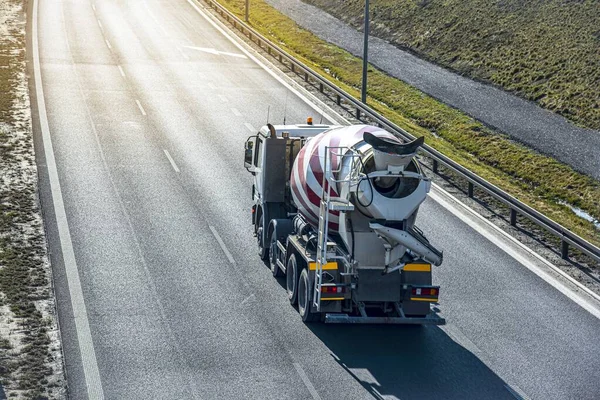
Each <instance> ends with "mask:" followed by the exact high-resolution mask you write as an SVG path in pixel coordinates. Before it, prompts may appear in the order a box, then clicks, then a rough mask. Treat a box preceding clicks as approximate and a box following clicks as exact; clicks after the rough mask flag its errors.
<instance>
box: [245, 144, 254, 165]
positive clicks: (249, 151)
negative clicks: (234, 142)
mask: <svg viewBox="0 0 600 400" xmlns="http://www.w3.org/2000/svg"><path fill="white" fill-rule="evenodd" d="M252 139H253V137H252V138H249V139H248V140H247V141H246V145H245V146H244V149H245V150H244V167H246V169H247V170H248V171H250V172H253V171H252V170H251V169H250V168H252V167H253V165H252V160H253V159H254V151H253V150H254V141H253V140H252Z"/></svg>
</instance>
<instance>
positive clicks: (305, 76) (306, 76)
mask: <svg viewBox="0 0 600 400" xmlns="http://www.w3.org/2000/svg"><path fill="white" fill-rule="evenodd" d="M304 82H308V72H305V73H304Z"/></svg>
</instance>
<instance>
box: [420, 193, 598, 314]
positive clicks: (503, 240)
mask: <svg viewBox="0 0 600 400" xmlns="http://www.w3.org/2000/svg"><path fill="white" fill-rule="evenodd" d="M434 188H435V189H436V190H434V191H431V192H430V193H429V195H430V196H431V198H432V199H433V200H435V201H436V202H437V203H439V204H440V205H441V206H442V207H444V208H445V209H447V210H448V211H450V212H451V213H452V214H454V215H455V216H456V217H458V218H459V219H460V220H462V221H463V222H464V223H466V224H467V225H469V226H470V227H471V228H473V229H474V230H475V231H476V232H478V233H479V234H480V235H482V236H483V237H485V238H486V239H488V240H489V241H490V242H492V243H494V244H495V245H496V246H497V247H499V248H500V249H501V250H503V251H504V252H505V253H507V254H508V255H509V256H511V257H512V258H514V259H515V260H517V261H518V262H519V263H520V264H522V265H523V266H525V267H526V268H527V269H529V270H530V271H531V272H533V273H534V274H536V275H537V276H539V277H540V278H542V279H543V280H544V281H546V282H547V283H548V284H550V285H551V286H553V287H554V288H555V289H557V290H558V291H559V292H561V293H562V294H564V295H565V296H567V297H568V298H569V299H571V300H573V301H574V302H575V303H577V304H578V305H580V306H581V307H582V308H583V309H585V310H586V311H588V312H589V313H590V314H592V315H593V316H594V317H596V318H598V319H600V306H597V305H595V304H593V303H592V302H591V301H588V300H587V299H585V298H584V297H583V296H582V295H581V294H580V293H577V292H576V291H574V290H572V289H571V288H569V287H567V286H566V285H565V284H563V283H562V282H560V281H559V280H558V279H557V278H556V277H554V276H552V275H551V274H550V273H549V270H551V271H553V272H558V271H557V270H558V268H556V267H555V266H554V265H552V264H551V263H550V262H549V261H547V260H545V259H544V258H543V257H542V256H540V255H539V254H537V253H535V252H534V251H533V250H531V249H530V248H529V247H527V246H525V245H524V244H522V243H520V242H519V241H517V240H516V239H515V238H513V237H512V236H510V235H509V234H508V233H506V232H504V231H503V230H502V229H500V228H498V227H497V226H495V225H494V224H492V223H491V222H490V221H488V220H486V219H485V218H484V217H482V216H481V215H479V214H478V213H477V212H475V211H474V210H472V209H471V208H470V207H468V206H466V205H465V204H463V203H461V202H460V201H459V200H458V199H456V198H454V196H452V195H450V194H449V193H447V192H445V191H444V190H442V189H441V188H440V187H439V186H437V185H434ZM438 192H439V193H438ZM442 196H447V197H448V198H449V199H451V201H452V202H453V203H454V204H452V203H451V202H450V200H446V199H444V198H443V197H442ZM459 207H460V208H459ZM519 250H523V251H521V252H520V251H519ZM533 259H535V261H538V263H536V262H534V261H533ZM540 264H544V266H546V267H548V268H542V267H541V266H540ZM560 276H561V277H564V274H560ZM569 282H571V283H575V284H576V285H577V288H578V289H581V288H582V287H583V285H581V284H578V282H577V281H575V280H573V279H570V280H569ZM585 293H586V294H587V293H588V292H587V291H586V292H585ZM592 298H593V299H594V300H596V298H595V297H592Z"/></svg>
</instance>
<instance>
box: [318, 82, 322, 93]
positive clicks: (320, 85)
mask: <svg viewBox="0 0 600 400" xmlns="http://www.w3.org/2000/svg"><path fill="white" fill-rule="evenodd" d="M319 92H321V93H323V84H322V83H319Z"/></svg>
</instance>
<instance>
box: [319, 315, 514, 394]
mask: <svg viewBox="0 0 600 400" xmlns="http://www.w3.org/2000/svg"><path fill="white" fill-rule="evenodd" d="M309 328H310V329H311V330H312V332H313V333H314V334H315V335H316V336H317V337H318V338H319V339H321V340H322V341H323V343H324V344H325V345H326V346H327V347H328V348H329V349H330V350H331V352H332V357H333V358H334V359H335V360H336V361H337V362H338V363H339V364H340V366H342V367H343V368H344V369H345V370H346V371H348V373H350V374H351V376H352V377H353V378H354V379H356V380H357V381H358V382H359V383H360V384H361V385H362V386H363V387H364V388H365V389H366V390H368V391H369V392H370V393H371V394H372V395H373V396H374V397H375V398H378V399H383V398H389V397H387V396H395V397H397V398H400V399H403V400H404V399H439V398H443V399H474V398H480V399H481V398H484V399H512V400H514V397H512V395H511V394H510V393H509V391H508V390H507V388H506V384H505V382H504V381H503V380H502V379H501V378H500V377H498V376H497V375H496V374H495V373H494V372H493V371H492V370H490V369H489V368H488V367H487V366H486V365H485V364H484V363H483V362H482V361H481V360H479V359H478V358H477V357H476V356H475V355H473V353H471V352H470V351H469V350H467V349H465V348H464V347H463V346H461V345H460V344H458V343H456V342H455V341H454V340H452V338H450V337H449V336H448V335H447V334H446V333H445V332H444V331H443V330H441V329H440V328H439V327H436V326H393V325H362V326H359V325H325V324H312V325H309Z"/></svg>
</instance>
